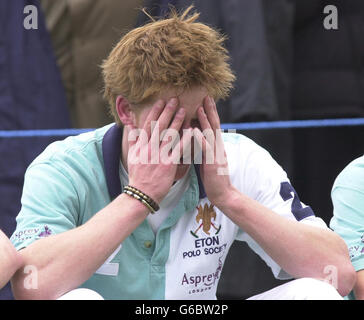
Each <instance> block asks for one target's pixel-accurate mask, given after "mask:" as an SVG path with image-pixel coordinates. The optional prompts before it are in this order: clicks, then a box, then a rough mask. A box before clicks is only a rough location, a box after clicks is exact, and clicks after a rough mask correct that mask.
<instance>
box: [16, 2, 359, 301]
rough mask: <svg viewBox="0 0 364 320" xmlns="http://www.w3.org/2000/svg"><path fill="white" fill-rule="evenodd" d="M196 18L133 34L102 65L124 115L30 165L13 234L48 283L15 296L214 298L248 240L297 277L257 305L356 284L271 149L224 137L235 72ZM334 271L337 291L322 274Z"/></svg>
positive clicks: (281, 274)
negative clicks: (229, 259)
mask: <svg viewBox="0 0 364 320" xmlns="http://www.w3.org/2000/svg"><path fill="white" fill-rule="evenodd" d="M198 16H199V15H198V13H191V7H190V8H188V9H186V11H184V12H183V13H182V14H178V13H176V12H175V11H173V10H172V11H171V14H170V16H169V17H167V18H165V19H162V20H153V21H152V22H150V23H148V24H146V25H144V26H142V27H139V28H136V29H134V30H132V31H130V32H129V33H127V34H126V35H125V36H124V37H122V38H121V40H120V41H119V43H118V44H117V45H116V46H115V48H114V49H113V50H112V51H111V53H110V55H109V57H108V58H107V59H106V60H105V61H104V63H103V66H102V69H103V76H104V82H105V94H104V95H105V97H106V98H107V99H108V101H109V104H110V108H111V112H112V114H113V115H114V119H115V122H116V123H114V124H110V125H107V126H105V127H102V128H99V129H96V130H95V131H92V132H89V133H86V134H82V135H79V136H76V137H69V138H67V139H65V140H64V141H59V142H55V143H53V144H51V145H50V146H49V147H48V148H46V150H45V151H44V152H43V153H42V154H41V155H40V156H39V157H38V158H37V159H36V160H35V161H34V162H33V163H32V164H31V165H30V166H29V168H28V170H27V172H26V174H25V182H24V191H23V195H22V208H21V211H20V213H19V215H18V217H17V229H16V231H15V233H14V235H13V237H12V241H13V243H14V245H15V246H16V248H17V249H18V250H20V254H21V255H22V257H23V259H24V261H25V263H26V264H31V265H34V266H36V268H37V270H38V289H37V290H26V289H25V288H24V286H23V279H24V274H23V273H22V272H17V273H16V275H15V276H14V277H13V280H12V285H13V291H14V296H15V298H17V299H59V298H62V299H64V298H65V297H66V296H67V295H68V294H71V295H72V294H73V292H74V290H80V289H86V290H88V291H86V292H89V290H92V291H94V292H96V293H97V294H98V295H100V296H101V297H102V298H104V299H132V300H143V299H216V289H217V285H218V280H219V277H220V274H221V270H222V268H223V264H224V261H225V258H226V256H227V253H228V250H229V248H230V246H231V244H232V243H233V242H234V241H235V240H236V239H238V240H241V241H246V242H247V243H248V244H249V246H250V247H251V248H252V249H253V250H254V251H255V252H256V253H257V254H258V255H259V256H260V257H261V258H262V259H264V261H265V262H266V263H267V264H268V265H269V266H270V267H271V269H272V272H273V274H274V275H275V276H276V277H277V278H281V279H287V278H296V280H293V281H290V282H288V283H286V284H284V285H281V286H278V287H277V288H273V289H272V290H270V291H268V292H265V293H262V294H261V295H258V296H254V297H252V299H292V298H296V299H342V296H344V295H346V294H348V293H349V292H350V290H351V289H352V286H353V283H354V278H355V272H354V269H353V267H352V265H351V263H350V259H349V256H348V251H347V247H346V245H345V243H344V241H343V240H342V239H341V238H340V237H339V236H338V235H336V234H335V233H334V232H332V231H331V230H330V229H329V228H328V227H327V226H326V225H325V223H324V222H323V221H322V219H320V218H317V217H315V215H314V213H313V211H312V210H311V208H310V207H308V206H306V205H304V204H303V203H302V202H301V201H300V200H299V198H298V195H297V193H296V192H295V190H294V188H293V187H292V185H291V184H290V182H289V179H288V178H287V175H286V173H285V172H284V171H283V169H282V168H281V167H280V166H279V165H278V164H277V163H276V162H275V161H274V160H273V159H272V157H271V156H270V154H269V153H268V152H267V151H265V150H264V149H262V148H261V147H259V146H258V145H257V144H255V143H254V142H253V141H251V140H250V139H248V138H246V137H244V136H243V135H239V134H235V133H221V131H220V119H219V116H218V113H217V109H216V101H218V100H219V99H221V98H224V97H226V96H227V95H228V93H229V90H230V89H231V88H232V85H233V81H234V78H235V77H234V75H233V74H232V72H231V69H230V66H229V64H228V60H229V56H228V53H227V50H226V49H225V48H224V46H223V42H224V37H223V36H222V35H221V34H220V33H218V32H217V31H215V30H214V29H212V28H210V27H209V26H207V25H204V24H202V23H199V22H197V19H198ZM85 117H87V114H85ZM167 129H168V130H167ZM29 230H37V232H30V231H29ZM27 231H29V232H28V233H27V234H28V236H27V237H26V238H21V237H19V236H18V234H19V233H21V232H23V233H24V232H27ZM242 263H244V261H242ZM327 265H334V266H336V268H337V272H338V279H339V281H338V283H337V287H334V286H333V285H331V284H329V283H327V281H323V280H325V276H326V274H325V267H326V266H327ZM74 296H75V295H73V297H74ZM78 298H80V299H81V298H85V299H86V298H87V294H86V295H85V296H84V297H81V296H78Z"/></svg>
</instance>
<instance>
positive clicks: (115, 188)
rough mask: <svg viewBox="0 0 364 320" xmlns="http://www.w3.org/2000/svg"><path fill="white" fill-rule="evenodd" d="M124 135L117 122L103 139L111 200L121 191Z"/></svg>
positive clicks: (199, 182) (103, 151) (106, 175)
mask: <svg viewBox="0 0 364 320" xmlns="http://www.w3.org/2000/svg"><path fill="white" fill-rule="evenodd" d="M122 136H123V128H122V127H119V126H118V125H117V124H115V125H113V126H112V127H111V128H110V129H109V130H108V131H107V132H106V133H105V135H104V138H103V140H102V154H103V159H104V170H105V178H106V184H107V188H108V191H109V195H110V199H111V200H114V199H115V198H116V197H117V196H118V195H119V194H120V193H121V182H120V178H119V162H120V156H121V143H122ZM194 166H195V172H196V176H197V181H198V187H199V198H200V199H203V198H205V197H206V192H205V189H204V186H203V184H202V180H201V175H200V168H199V165H197V164H194Z"/></svg>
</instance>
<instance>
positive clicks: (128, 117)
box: [116, 96, 135, 126]
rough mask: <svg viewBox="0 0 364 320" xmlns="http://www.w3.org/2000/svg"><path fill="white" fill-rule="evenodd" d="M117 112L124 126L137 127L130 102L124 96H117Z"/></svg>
mask: <svg viewBox="0 0 364 320" xmlns="http://www.w3.org/2000/svg"><path fill="white" fill-rule="evenodd" d="M116 111H117V113H118V116H119V119H120V121H121V123H122V124H123V125H124V126H126V125H135V114H134V112H133V111H132V109H131V105H130V103H129V101H128V100H126V99H125V98H124V97H123V96H117V98H116Z"/></svg>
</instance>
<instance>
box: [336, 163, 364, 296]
mask: <svg viewBox="0 0 364 320" xmlns="http://www.w3.org/2000/svg"><path fill="white" fill-rule="evenodd" d="M331 197H332V202H333V206H334V215H333V217H332V219H331V221H330V227H331V228H332V229H333V230H334V231H335V232H336V233H337V234H339V235H340V236H341V237H342V238H343V239H344V240H345V242H346V244H347V246H348V248H349V254H350V259H351V263H352V264H353V266H354V268H355V270H356V271H359V270H362V269H364V156H362V157H360V158H358V159H356V160H354V161H352V162H351V163H350V164H349V165H347V166H346V167H345V168H344V170H343V171H342V172H341V173H340V174H339V175H338V177H337V178H336V180H335V182H334V185H333V188H332V192H331ZM348 298H349V299H354V298H355V297H354V294H353V292H352V293H351V294H350V295H349V297H348Z"/></svg>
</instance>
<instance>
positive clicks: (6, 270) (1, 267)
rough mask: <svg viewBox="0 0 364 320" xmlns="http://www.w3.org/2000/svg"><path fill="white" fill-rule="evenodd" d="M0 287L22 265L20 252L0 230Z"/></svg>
mask: <svg viewBox="0 0 364 320" xmlns="http://www.w3.org/2000/svg"><path fill="white" fill-rule="evenodd" d="M0 257H1V258H0V289H1V288H2V287H4V286H5V285H6V284H7V283H8V282H9V280H10V278H11V277H12V276H13V274H14V273H15V272H16V271H17V270H18V269H19V268H20V267H21V266H22V259H21V256H20V254H19V253H18V252H17V251H16V250H15V248H14V246H13V245H12V243H11V242H10V240H9V239H8V237H7V236H6V235H5V234H4V233H3V232H2V231H1V230H0Z"/></svg>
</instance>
